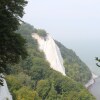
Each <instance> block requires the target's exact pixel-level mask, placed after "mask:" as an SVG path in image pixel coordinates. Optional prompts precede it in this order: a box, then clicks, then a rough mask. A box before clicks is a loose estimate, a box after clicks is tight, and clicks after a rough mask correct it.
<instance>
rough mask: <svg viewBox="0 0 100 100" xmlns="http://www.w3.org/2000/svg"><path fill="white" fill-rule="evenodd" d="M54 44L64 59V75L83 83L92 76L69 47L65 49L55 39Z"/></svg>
mask: <svg viewBox="0 0 100 100" xmlns="http://www.w3.org/2000/svg"><path fill="white" fill-rule="evenodd" d="M56 44H57V45H58V47H59V48H60V51H61V54H62V57H63V59H64V66H65V71H66V75H67V76H69V77H70V78H72V79H74V80H75V81H77V82H81V83H82V84H84V85H85V84H86V83H87V82H88V81H89V80H90V79H91V77H92V74H91V71H90V70H89V68H88V66H87V65H86V64H85V63H84V62H82V61H81V59H80V58H79V57H78V56H77V55H76V54H75V52H73V51H72V50H71V49H67V48H66V47H65V46H64V45H62V44H61V43H60V42H58V41H56Z"/></svg>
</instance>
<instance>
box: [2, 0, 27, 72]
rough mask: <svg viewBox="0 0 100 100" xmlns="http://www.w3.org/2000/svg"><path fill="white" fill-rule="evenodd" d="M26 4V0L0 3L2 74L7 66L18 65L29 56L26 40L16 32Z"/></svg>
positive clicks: (5, 0)
mask: <svg viewBox="0 0 100 100" xmlns="http://www.w3.org/2000/svg"><path fill="white" fill-rule="evenodd" d="M26 4H27V1H25V0H1V1H0V73H1V72H4V71H5V72H6V71H7V70H6V67H7V64H15V63H18V62H19V60H20V58H25V57H26V55H27V52H26V50H25V42H26V41H25V39H23V38H22V36H21V35H20V34H17V33H16V32H15V31H16V30H17V29H18V26H19V25H20V18H21V17H23V14H24V6H25V5H26Z"/></svg>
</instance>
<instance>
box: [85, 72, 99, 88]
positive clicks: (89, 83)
mask: <svg viewBox="0 0 100 100" xmlns="http://www.w3.org/2000/svg"><path fill="white" fill-rule="evenodd" d="M98 77H99V76H97V75H96V74H94V73H93V72H92V77H91V79H90V80H89V81H88V82H87V83H86V84H85V87H86V88H87V89H88V88H89V87H90V86H91V85H93V84H94V83H95V79H97V78H98Z"/></svg>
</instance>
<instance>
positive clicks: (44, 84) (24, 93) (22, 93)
mask: <svg viewBox="0 0 100 100" xmlns="http://www.w3.org/2000/svg"><path fill="white" fill-rule="evenodd" d="M27 27H28V28H27ZM17 32H19V33H20V34H21V35H23V36H24V38H25V39H26V40H27V51H28V57H27V58H26V59H25V60H24V61H22V60H21V61H20V63H19V64H16V65H15V66H13V67H12V66H10V65H9V75H7V76H6V79H7V83H8V86H9V89H10V92H11V93H12V95H13V99H14V100H95V98H94V97H93V96H92V95H91V94H90V93H89V92H88V90H87V89H85V88H84V87H83V86H82V85H81V84H79V83H77V82H75V81H74V80H72V79H71V78H69V77H67V76H63V75H62V74H61V73H59V72H57V71H54V70H53V69H51V68H50V65H49V63H48V62H47V61H46V60H45V56H44V53H43V52H41V51H40V50H39V49H38V44H37V41H36V40H35V39H33V38H32V36H31V33H33V32H34V27H33V26H31V25H29V24H22V25H21V26H20V28H19V30H18V31H17Z"/></svg>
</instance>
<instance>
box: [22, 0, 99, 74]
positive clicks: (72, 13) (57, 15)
mask: <svg viewBox="0 0 100 100" xmlns="http://www.w3.org/2000/svg"><path fill="white" fill-rule="evenodd" d="M28 1H29V3H28V5H27V7H25V13H26V14H25V15H24V18H23V20H24V21H26V22H28V23H30V24H32V25H33V26H34V27H36V28H42V29H45V30H46V31H47V32H48V33H50V34H51V35H52V36H53V37H54V39H56V40H58V41H60V42H62V43H63V44H64V45H65V46H66V47H67V48H70V49H73V50H74V51H75V52H76V54H77V55H78V56H79V57H80V58H81V59H82V60H83V61H84V62H85V63H86V64H87V65H88V66H89V67H90V68H91V69H92V71H94V72H96V71H97V70H98V73H100V68H99V69H98V68H97V67H96V65H95V60H94V58H95V57H96V56H98V57H100V47H99V45H100V44H99V43H100V0H28Z"/></svg>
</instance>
